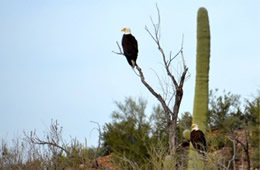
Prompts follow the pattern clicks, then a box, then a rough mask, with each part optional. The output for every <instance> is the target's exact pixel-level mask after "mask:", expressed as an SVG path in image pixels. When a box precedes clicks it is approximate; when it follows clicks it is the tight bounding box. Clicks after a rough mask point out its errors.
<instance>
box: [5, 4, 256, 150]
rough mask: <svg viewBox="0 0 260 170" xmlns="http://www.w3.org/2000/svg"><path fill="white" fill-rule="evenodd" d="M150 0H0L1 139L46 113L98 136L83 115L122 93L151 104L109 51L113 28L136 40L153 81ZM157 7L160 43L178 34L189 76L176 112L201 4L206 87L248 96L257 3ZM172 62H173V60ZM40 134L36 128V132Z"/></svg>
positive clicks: (155, 62)
mask: <svg viewBox="0 0 260 170" xmlns="http://www.w3.org/2000/svg"><path fill="white" fill-rule="evenodd" d="M155 3H156V1H148V0H144V1H139V0H131V1H115V0H110V1H106V0H96V1H89V0H63V1H62V0H49V1H41V0H23V1H21V0H0V117H1V123H0V138H5V139H10V138H13V137H14V136H21V135H22V132H23V130H25V131H30V130H34V129H36V130H37V132H42V131H46V130H47V128H48V126H49V124H50V122H51V119H54V120H56V119H57V120H58V121H59V123H60V124H61V125H62V126H63V127H64V136H65V138H67V139H69V136H72V137H77V138H78V139H79V140H81V141H83V140H84V138H85V137H86V138H87V139H88V140H89V144H90V145H95V144H96V142H97V132H96V131H93V132H92V133H91V130H92V129H93V128H95V125H94V124H91V123H90V121H96V122H99V123H100V125H104V123H105V122H109V121H111V113H112V111H114V110H115V109H116V106H115V104H114V101H123V100H124V98H125V97H127V96H132V97H134V98H138V97H139V96H142V97H143V98H145V99H147V100H148V103H149V105H148V109H147V111H148V112H149V111H150V110H151V108H152V106H153V105H155V104H157V101H156V100H155V99H154V97H153V96H152V95H151V94H150V93H149V92H148V90H147V89H146V88H145V87H144V86H143V85H142V83H141V82H140V80H139V77H137V76H136V75H135V74H134V72H133V71H132V69H131V68H130V66H129V65H128V63H127V61H126V59H125V58H124V57H122V56H118V55H115V54H113V53H112V52H111V51H112V50H117V46H116V44H115V42H116V41H121V37H122V33H121V32H120V30H121V28H122V27H130V28H131V29H132V33H133V35H134V36H135V37H136V39H137V40H138V42H139V51H140V52H139V57H138V60H137V62H138V63H139V65H140V66H141V67H142V68H143V71H144V73H145V75H146V77H147V81H148V82H150V83H151V84H152V85H153V87H154V88H155V89H157V90H160V86H159V83H158V81H157V78H156V75H155V74H154V72H153V71H152V69H153V70H158V73H159V74H160V71H161V70H162V69H163V68H162V66H161V64H160V63H161V56H160V53H159V52H158V50H157V49H156V46H155V44H154V42H153V41H152V40H151V38H150V37H149V35H148V34H147V32H146V31H145V29H144V27H145V25H148V26H151V24H150V16H152V17H154V18H156V8H155ZM157 3H158V6H159V8H160V10H161V19H162V21H161V28H162V30H161V33H162V39H161V44H162V47H163V48H164V49H165V51H166V53H167V54H169V52H170V51H171V50H172V51H173V53H174V52H177V51H178V49H179V47H180V43H181V36H182V34H184V36H185V40H184V54H185V59H186V63H187V66H188V67H189V73H190V78H189V79H188V80H187V81H186V83H185V86H184V98H183V103H182V105H181V109H180V112H184V111H190V112H192V107H193V106H192V105H193V97H194V96H193V95H194V83H195V78H194V77H195V56H196V17H197V10H198V8H199V7H202V6H203V7H206V8H207V9H208V13H209V19H210V27H211V59H210V89H214V88H219V89H221V90H224V89H225V90H227V91H231V92H232V93H236V94H241V95H242V96H243V97H250V96H251V95H252V94H254V93H255V92H256V90H257V89H259V88H260V48H259V44H260V33H259V30H260V1H258V0H251V1H245V0H229V1H224V0H218V1H217V0H215V1H213V0H212V1H205V0H196V1H191V0H183V1H176V0H174V1H173V0H168V1H166V0H165V1H158V2H157ZM177 66H178V63H177ZM40 134H41V133H40Z"/></svg>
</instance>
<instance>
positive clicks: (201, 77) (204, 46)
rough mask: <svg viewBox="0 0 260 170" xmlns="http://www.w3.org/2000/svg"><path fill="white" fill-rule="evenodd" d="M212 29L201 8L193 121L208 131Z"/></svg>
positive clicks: (205, 11) (198, 21) (206, 13)
mask: <svg viewBox="0 0 260 170" xmlns="http://www.w3.org/2000/svg"><path fill="white" fill-rule="evenodd" d="M209 58H210V31H209V18H208V12H207V10H206V9H205V8H200V9H199V11H198V18H197V58H196V85H195V97H194V105H193V117H192V122H193V123H196V124H198V125H199V127H200V129H201V130H202V131H204V132H205V131H206V126H207V119H208V91H209V85H208V82H209Z"/></svg>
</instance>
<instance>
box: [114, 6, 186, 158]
mask: <svg viewBox="0 0 260 170" xmlns="http://www.w3.org/2000/svg"><path fill="white" fill-rule="evenodd" d="M156 9H157V16H158V22H157V23H156V24H155V23H154V21H153V19H152V18H151V22H152V26H153V31H150V29H149V28H148V27H147V26H146V27H145V30H146V31H147V33H148V34H149V35H150V37H151V38H152V39H153V41H154V42H155V43H156V46H157V48H158V50H159V52H160V54H161V57H162V60H163V67H164V68H165V71H166V74H167V76H168V78H169V79H170V83H171V85H170V86H169V87H170V88H171V91H172V93H171V94H170V96H169V97H168V96H167V95H168V94H164V96H162V95H161V94H160V93H158V92H156V91H155V90H154V88H153V87H152V86H151V85H150V84H149V83H148V82H147V81H146V80H145V76H144V73H143V71H142V69H141V67H140V66H139V65H137V64H136V67H135V68H136V69H137V71H138V72H139V77H140V80H141V82H142V83H143V85H144V86H145V87H146V88H147V89H148V90H149V92H150V93H152V95H153V96H154V97H156V98H157V99H158V101H159V102H160V103H161V105H162V108H163V109H164V112H165V118H166V119H167V128H168V134H169V150H170V153H171V154H173V153H174V151H175V149H176V146H177V142H176V128H177V118H178V113H179V108H180V104H181V101H182V97H183V85H184V82H185V79H186V75H187V72H188V68H187V66H186V64H185V60H184V55H183V37H182V43H181V48H180V50H179V51H178V52H177V53H176V54H175V55H174V56H172V54H171V53H170V55H169V57H167V56H166V54H165V52H164V50H163V48H162V46H161V44H160V37H161V34H160V31H161V29H160V24H161V23H160V21H161V20H160V11H159V8H158V6H157V5H156ZM117 46H118V48H119V52H114V53H116V54H118V55H124V53H123V51H122V49H121V47H120V45H119V44H118V42H117ZM179 56H180V57H181V59H182V67H183V70H182V73H181V76H180V77H178V79H177V78H176V76H175V75H174V74H173V72H172V62H173V61H174V59H176V58H177V57H179ZM172 99H175V100H174V101H173V100H172ZM172 102H173V104H172Z"/></svg>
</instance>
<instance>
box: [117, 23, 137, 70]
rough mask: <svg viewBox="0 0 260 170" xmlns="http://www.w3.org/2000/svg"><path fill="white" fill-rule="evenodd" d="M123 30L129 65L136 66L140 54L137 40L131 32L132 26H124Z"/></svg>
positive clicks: (123, 42) (123, 41) (125, 51)
mask: <svg viewBox="0 0 260 170" xmlns="http://www.w3.org/2000/svg"><path fill="white" fill-rule="evenodd" d="M121 31H122V32H124V35H123V38H122V47H123V50H124V55H125V56H126V59H127V61H128V63H129V65H130V66H131V67H132V68H134V67H135V66H136V59H137V54H138V44H137V41H136V39H135V37H134V36H133V35H132V34H131V30H130V28H123V29H122V30H121Z"/></svg>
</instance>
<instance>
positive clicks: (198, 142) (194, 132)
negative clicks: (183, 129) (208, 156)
mask: <svg viewBox="0 0 260 170" xmlns="http://www.w3.org/2000/svg"><path fill="white" fill-rule="evenodd" d="M190 140H191V143H192V145H193V148H194V149H196V150H198V151H199V153H202V154H203V155H204V152H207V144H206V139H205V135H204V133H203V132H202V131H201V130H200V129H199V126H198V125H197V124H192V125H191V133H190Z"/></svg>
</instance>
